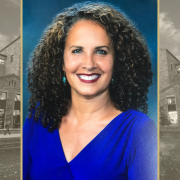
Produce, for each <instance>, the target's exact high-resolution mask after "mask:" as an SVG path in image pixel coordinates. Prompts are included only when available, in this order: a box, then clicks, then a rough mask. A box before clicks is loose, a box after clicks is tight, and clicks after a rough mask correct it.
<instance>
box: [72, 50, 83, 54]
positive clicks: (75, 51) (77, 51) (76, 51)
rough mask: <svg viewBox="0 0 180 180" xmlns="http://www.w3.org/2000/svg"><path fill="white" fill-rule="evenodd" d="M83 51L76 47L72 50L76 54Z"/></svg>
mask: <svg viewBox="0 0 180 180" xmlns="http://www.w3.org/2000/svg"><path fill="white" fill-rule="evenodd" d="M81 52H82V50H81V49H75V50H73V51H72V53H75V54H79V53H81Z"/></svg>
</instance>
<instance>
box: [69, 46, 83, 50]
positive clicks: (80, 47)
mask: <svg viewBox="0 0 180 180" xmlns="http://www.w3.org/2000/svg"><path fill="white" fill-rule="evenodd" d="M74 47H75V48H79V49H83V47H82V46H71V47H70V48H69V49H71V48H74Z"/></svg>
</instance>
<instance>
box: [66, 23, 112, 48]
mask: <svg viewBox="0 0 180 180" xmlns="http://www.w3.org/2000/svg"><path fill="white" fill-rule="evenodd" d="M75 42H76V43H86V42H89V43H93V42H94V44H96V43H97V44H98V43H100V44H101V43H103V44H106V45H110V38H109V37H108V35H107V32H106V31H105V30H104V28H103V27H102V26H100V25H99V24H98V23H97V22H94V21H92V20H80V21H78V22H76V23H75V24H74V25H73V26H72V28H71V29H70V30H69V33H68V36H67V39H66V43H68V44H71V43H75Z"/></svg>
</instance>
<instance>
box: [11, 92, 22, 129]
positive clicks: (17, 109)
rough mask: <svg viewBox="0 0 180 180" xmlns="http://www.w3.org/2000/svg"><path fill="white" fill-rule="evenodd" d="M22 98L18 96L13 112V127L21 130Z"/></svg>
mask: <svg viewBox="0 0 180 180" xmlns="http://www.w3.org/2000/svg"><path fill="white" fill-rule="evenodd" d="M20 102H21V96H20V94H16V96H15V102H14V112H13V127H14V128H20V114H21V113H20V104H21V103H20Z"/></svg>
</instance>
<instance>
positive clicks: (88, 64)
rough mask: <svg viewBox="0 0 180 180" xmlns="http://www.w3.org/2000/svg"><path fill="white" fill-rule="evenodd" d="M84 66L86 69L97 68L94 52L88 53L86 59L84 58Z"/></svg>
mask: <svg viewBox="0 0 180 180" xmlns="http://www.w3.org/2000/svg"><path fill="white" fill-rule="evenodd" d="M83 68H84V69H87V70H92V69H95V68H96V63H95V60H94V57H93V54H87V55H86V56H85V57H84V60H83Z"/></svg>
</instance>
